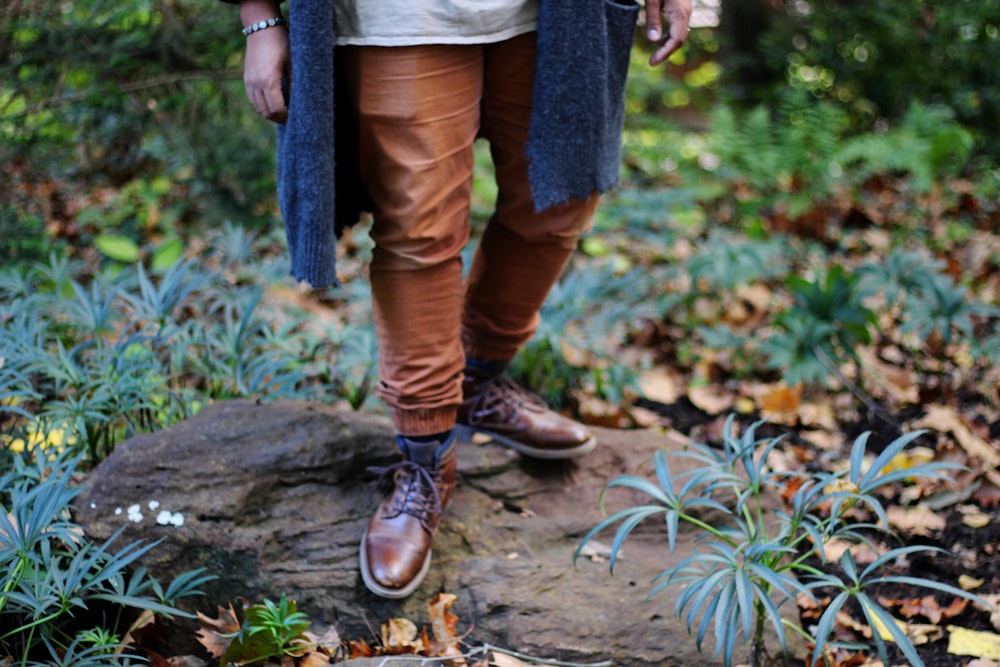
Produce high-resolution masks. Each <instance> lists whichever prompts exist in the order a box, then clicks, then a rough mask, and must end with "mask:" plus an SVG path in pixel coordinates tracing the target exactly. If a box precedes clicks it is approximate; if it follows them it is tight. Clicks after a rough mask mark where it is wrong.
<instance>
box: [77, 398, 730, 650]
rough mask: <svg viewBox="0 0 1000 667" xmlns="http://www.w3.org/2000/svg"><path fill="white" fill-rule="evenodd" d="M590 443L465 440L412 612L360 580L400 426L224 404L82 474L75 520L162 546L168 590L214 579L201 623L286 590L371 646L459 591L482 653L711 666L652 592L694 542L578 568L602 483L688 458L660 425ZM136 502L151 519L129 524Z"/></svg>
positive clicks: (657, 539)
mask: <svg viewBox="0 0 1000 667" xmlns="http://www.w3.org/2000/svg"><path fill="white" fill-rule="evenodd" d="M595 432H596V434H597V436H598V439H599V441H600V446H599V447H598V449H597V450H596V451H595V452H594V453H592V454H590V455H588V456H586V457H583V458H582V459H580V460H578V461H573V462H556V463H551V462H550V463H542V462H537V461H530V460H525V459H522V458H521V457H519V456H518V455H516V454H514V453H512V452H510V451H508V450H506V449H503V448H500V447H498V446H496V445H493V444H491V443H487V444H482V445H475V444H472V443H463V444H461V445H460V449H459V471H460V478H459V485H458V489H457V492H456V494H455V498H454V500H453V503H452V506H451V508H450V509H449V510H448V513H447V514H446V515H445V518H444V520H443V522H442V525H441V528H440V531H439V533H438V536H437V537H436V539H435V545H434V553H435V557H434V564H433V566H432V569H431V572H430V574H429V575H428V577H427V579H426V580H425V582H424V584H423V585H422V586H421V588H420V589H419V590H418V591H417V592H416V593H415V594H414V595H413V596H412V597H410V598H409V599H407V600H403V601H387V600H382V599H380V598H378V597H375V596H373V595H371V594H370V593H369V592H368V591H367V590H366V589H365V588H364V586H363V584H362V583H361V580H360V577H359V575H358V571H357V562H358V558H357V552H358V541H359V538H360V536H361V533H362V531H363V529H364V526H365V524H366V523H367V521H368V518H369V516H370V514H371V512H372V511H373V510H374V508H375V506H376V505H377V503H378V500H379V497H378V496H377V494H376V493H375V492H374V487H375V484H374V478H373V476H372V475H371V474H370V473H368V472H367V467H368V466H371V465H385V464H387V463H390V462H392V461H394V460H395V459H396V453H395V445H394V443H393V439H392V429H391V425H390V424H389V423H388V422H387V421H386V420H385V419H383V418H381V417H378V416H374V415H368V414H363V413H356V412H346V411H342V410H338V409H335V408H330V407H325V406H321V405H317V404H305V403H262V404H257V403H253V402H248V401H231V402H222V403H216V404H214V405H212V406H210V407H208V408H206V409H205V410H204V411H203V412H201V413H200V414H199V415H197V416H196V417H194V418H192V419H189V420H187V421H185V422H183V423H180V424H177V425H175V426H173V427H171V428H169V429H166V430H164V431H160V432H157V433H152V434H146V435H141V436H137V437H135V438H133V439H131V440H129V441H128V442H125V443H123V444H122V445H120V446H119V447H118V448H117V449H116V450H115V452H114V453H113V454H112V455H111V456H110V457H109V458H108V459H107V460H106V461H104V462H103V463H102V464H101V465H100V466H98V467H97V468H96V469H95V470H94V471H93V473H92V474H91V475H90V476H89V477H88V480H87V486H86V488H85V490H84V491H83V493H82V495H81V496H80V497H79V499H78V501H77V507H78V520H79V521H80V522H81V524H82V525H83V526H84V527H85V529H86V531H87V533H88V534H90V535H91V536H93V537H95V538H106V537H108V536H110V535H111V534H112V533H113V532H114V531H115V530H117V529H119V528H121V527H122V526H125V535H124V539H123V541H122V544H124V543H125V542H124V541H125V540H132V539H138V538H144V539H160V538H163V542H162V543H161V544H159V545H158V546H157V547H156V549H155V550H153V551H152V552H151V553H150V555H149V557H148V558H146V560H145V561H144V564H145V565H146V566H147V567H149V569H150V570H151V571H152V572H153V573H154V574H155V575H157V576H158V577H160V578H161V579H163V580H169V579H170V578H171V577H172V576H174V575H176V574H177V573H179V572H183V571H186V570H189V569H192V568H195V567H206V568H208V570H209V572H210V573H212V574H214V575H216V576H217V577H218V579H217V580H216V581H214V582H212V583H211V584H210V585H208V586H207V587H206V591H207V593H208V595H207V598H192V599H191V600H189V601H188V603H187V606H188V608H195V607H194V605H196V608H197V609H198V610H200V611H203V612H206V613H210V612H212V611H213V610H214V609H215V605H216V604H225V603H228V602H229V601H233V600H236V599H237V598H239V597H245V598H247V599H249V600H250V601H252V602H254V601H260V600H261V599H263V598H265V597H267V598H270V599H275V600H276V599H277V598H278V597H279V596H280V595H281V594H287V595H288V596H289V597H291V598H293V599H295V600H296V601H297V602H298V604H299V607H300V609H301V610H302V611H305V612H306V613H307V614H309V615H310V617H311V618H312V619H313V620H314V621H315V622H316V623H318V624H333V625H334V626H335V627H336V628H337V630H338V632H339V633H340V635H341V637H343V638H345V639H358V638H365V639H367V640H368V641H369V642H371V641H372V634H371V630H370V628H371V627H374V628H376V630H377V628H378V626H379V625H380V624H381V623H382V622H383V621H384V620H386V619H387V618H390V617H394V616H404V617H407V618H410V619H411V620H413V621H414V622H415V623H417V624H418V625H420V624H421V623H426V622H427V612H426V605H427V602H428V601H429V600H430V599H431V598H432V597H433V596H434V594H435V593H437V592H440V591H444V592H448V593H453V594H455V595H456V596H457V598H458V600H457V602H456V604H455V606H454V607H453V610H452V611H453V612H454V613H456V614H457V615H458V616H459V619H460V627H466V626H472V628H473V629H472V632H471V634H470V635H469V637H468V639H467V641H469V642H470V643H472V644H482V643H490V644H494V645H498V646H502V647H506V648H510V649H515V650H519V651H522V652H525V653H529V654H532V655H537V656H540V657H545V658H550V659H564V660H573V661H578V662H579V661H582V662H588V661H598V660H606V659H610V660H613V661H614V662H615V664H616V665H652V664H656V665H665V666H671V665H684V666H685V667H698V666H700V665H714V664H716V663H715V662H713V661H712V660H710V659H709V656H702V655H700V654H698V653H697V652H696V650H695V647H694V641H693V639H692V638H690V637H688V635H687V632H686V631H685V629H684V627H683V625H682V624H681V623H680V621H678V620H676V619H675V618H674V617H673V614H672V610H673V605H674V602H675V600H676V593H675V592H674V591H671V590H667V591H664V592H661V593H659V594H657V596H655V597H654V598H652V599H647V598H646V594H647V593H648V591H649V589H650V581H651V580H652V578H653V577H654V576H655V575H656V574H658V573H659V572H661V571H662V570H664V569H666V568H668V567H671V566H672V565H673V564H676V563H677V562H679V560H681V559H682V558H684V557H686V556H688V555H690V553H691V549H692V539H691V537H690V536H682V539H681V540H680V542H679V544H678V546H677V549H676V551H675V552H674V553H673V554H671V553H670V552H669V551H668V549H667V543H666V537H665V532H664V529H663V527H662V525H661V524H659V523H650V524H649V525H645V524H644V525H643V526H640V528H639V529H638V530H637V532H636V534H635V536H634V537H633V538H631V539H630V541H629V542H627V543H626V547H625V549H624V552H623V556H622V559H621V560H620V561H619V564H618V566H617V568H616V571H615V575H614V576H613V577H612V576H609V573H608V565H607V562H605V561H603V560H602V559H600V557H595V558H593V559H592V558H584V559H581V560H580V561H578V563H577V565H576V567H574V565H573V562H572V554H573V551H574V549H575V548H576V547H577V545H578V544H579V541H580V538H581V537H582V536H583V535H584V534H585V533H586V531H587V530H589V529H590V528H591V527H592V526H593V525H594V524H595V523H596V522H597V521H599V520H600V518H601V517H602V514H601V510H600V507H599V504H598V497H599V494H600V492H601V489H602V488H603V487H604V485H605V484H606V483H607V481H608V480H610V479H612V478H613V477H615V476H617V475H619V474H623V473H632V474H645V475H649V476H652V456H653V452H654V451H655V450H656V449H658V448H668V449H669V448H676V447H677V446H679V444H678V443H677V442H676V441H674V440H671V439H670V438H668V437H666V436H663V435H661V434H657V433H655V432H652V431H616V430H609V429H595ZM630 493H631V492H628V491H625V490H615V493H609V495H608V506H609V509H620V508H622V507H624V506H626V503H627V502H629V500H630V497H629V494H630ZM638 500H640V499H639V498H638V497H636V496H631V501H632V502H635V501H638ZM151 502H152V503H153V506H154V507H155V509H153V510H151V509H150V503H151ZM133 505H138V506H139V511H140V512H141V514H142V519H141V520H138V521H136V520H133V519H136V518H138V515H137V514H136V512H135V509H134V508H133V510H132V512H129V507H130V506H133ZM161 513H163V516H162V517H161V521H167V520H168V519H173V520H174V522H175V523H176V522H177V519H178V518H179V516H180V517H183V525H180V526H177V525H173V524H167V525H161V524H160V523H157V516H158V515H159V514H161ZM166 513H169V514H170V516H169V517H168V516H167V514H166ZM130 514H131V516H132V518H129V515H130ZM611 538H612V535H611V534H610V533H608V534H606V535H602V536H601V537H600V538H599V539H600V540H601V541H602V542H603V543H604V544H609V543H610V541H611ZM182 630H184V632H182V633H180V635H181V636H183V637H190V636H191V633H190V632H188V631H187V629H186V628H183V627H182ZM187 648H189V649H190V650H194V645H193V644H191V645H190V646H189V647H187Z"/></svg>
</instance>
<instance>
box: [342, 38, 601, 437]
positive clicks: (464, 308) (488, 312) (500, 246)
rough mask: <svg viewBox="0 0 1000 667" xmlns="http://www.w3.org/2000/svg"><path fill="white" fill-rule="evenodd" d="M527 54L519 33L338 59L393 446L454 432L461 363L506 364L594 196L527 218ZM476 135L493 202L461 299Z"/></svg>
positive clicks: (585, 221) (529, 47) (359, 50)
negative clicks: (364, 205) (347, 98)
mask: <svg viewBox="0 0 1000 667" xmlns="http://www.w3.org/2000/svg"><path fill="white" fill-rule="evenodd" d="M534 44H535V42H534V34H530V35H522V36H520V37H515V38H513V39H510V40H506V41H504V42H500V43H497V44H487V45H461V46H433V45H432V46H413V47H346V48H344V49H342V51H341V58H342V60H341V62H342V63H343V65H344V67H343V72H344V73H345V74H346V76H347V78H348V80H349V85H351V88H352V93H353V97H354V100H355V104H356V110H357V114H358V121H359V131H360V143H361V163H360V173H361V178H362V182H363V183H364V185H365V188H366V189H367V190H368V193H369V194H370V195H371V197H372V199H373V201H374V202H375V211H374V224H373V227H372V232H371V234H372V238H373V240H374V241H375V250H374V254H373V257H372V264H371V283H372V299H373V303H374V308H373V311H374V317H375V328H376V331H377V333H378V338H379V359H380V361H379V370H380V383H379V396H380V397H381V398H382V400H383V401H385V403H386V404H387V405H388V406H389V408H390V410H391V412H392V416H393V421H394V423H395V425H396V429H397V430H398V431H399V432H400V433H402V434H404V435H427V434H431V433H436V432H440V431H444V430H447V429H449V428H451V427H452V426H453V425H454V422H455V411H456V407H457V405H458V403H459V402H460V401H461V398H462V392H461V377H462V369H463V367H464V365H465V356H466V354H467V353H468V354H469V355H470V356H475V357H476V358H479V359H482V360H485V361H499V360H508V359H510V358H511V357H513V355H514V353H515V352H516V350H517V348H518V346H520V345H521V344H522V343H523V342H524V341H526V340H527V339H528V338H530V337H531V334H532V333H533V332H534V329H535V327H536V326H537V322H538V310H539V308H540V307H541V304H542V302H543V301H544V300H545V296H546V295H547V294H548V292H549V290H550V288H551V287H552V285H553V283H554V282H555V280H556V279H557V278H558V277H559V274H560V273H561V272H562V270H563V268H564V267H565V265H566V262H567V261H568V259H569V257H570V255H571V254H572V252H573V249H574V248H575V246H576V239H577V237H578V236H579V234H580V233H581V232H583V231H584V230H585V229H586V228H587V226H588V225H589V223H590V219H591V216H592V214H593V210H594V207H595V206H596V203H597V197H596V196H595V197H592V198H590V199H589V200H584V201H573V202H569V203H567V204H565V205H563V206H560V207H556V208H553V209H549V210H546V211H544V212H542V213H536V212H535V211H534V205H533V203H532V200H531V193H530V188H529V185H528V173H527V158H526V156H525V146H526V144H527V138H528V119H529V115H530V108H531V88H532V85H533V78H534V60H535V48H534ZM480 131H481V132H482V134H483V135H484V136H485V137H486V138H487V139H488V140H489V141H490V145H491V150H492V152H493V158H494V162H495V164H496V170H497V182H498V186H499V196H498V202H497V211H496V214H495V215H494V216H493V218H492V220H491V221H490V223H489V225H488V227H487V230H486V232H485V234H484V237H483V240H482V242H481V244H480V247H479V249H478V251H477V254H476V258H475V260H474V262H473V266H472V271H471V274H470V279H469V285H468V289H467V292H465V291H463V286H462V279H461V272H462V264H461V256H460V253H461V250H462V248H463V247H464V246H465V244H466V242H467V241H468V237H469V225H468V222H469V195H470V192H471V184H472V167H473V149H472V146H473V142H474V140H475V138H476V135H477V133H479V132H480ZM463 294H465V296H464V297H463ZM463 342H464V347H463Z"/></svg>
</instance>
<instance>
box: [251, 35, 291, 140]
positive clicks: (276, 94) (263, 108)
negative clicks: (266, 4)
mask: <svg viewBox="0 0 1000 667" xmlns="http://www.w3.org/2000/svg"><path fill="white" fill-rule="evenodd" d="M268 33H270V34H268ZM288 61H289V57H288V35H287V33H285V31H284V30H281V29H275V28H271V29H268V30H262V31H260V32H257V33H254V34H252V35H250V36H249V37H247V51H246V58H245V60H244V63H243V85H244V87H245V88H246V93H247V98H248V99H249V100H250V104H252V105H253V108H254V109H255V110H256V111H257V113H258V114H259V115H260V116H261V117H263V118H266V119H267V120H270V121H272V122H275V123H284V122H285V121H286V120H287V118H288V108H287V106H286V105H285V96H284V94H283V92H282V89H281V81H282V78H283V77H284V76H286V75H287V74H288Z"/></svg>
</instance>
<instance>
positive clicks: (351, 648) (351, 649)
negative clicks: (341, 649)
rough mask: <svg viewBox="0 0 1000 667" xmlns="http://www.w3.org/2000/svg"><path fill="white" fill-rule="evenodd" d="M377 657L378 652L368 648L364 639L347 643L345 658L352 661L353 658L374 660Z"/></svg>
mask: <svg viewBox="0 0 1000 667" xmlns="http://www.w3.org/2000/svg"><path fill="white" fill-rule="evenodd" d="M377 655H378V651H377V650H376V649H374V648H372V647H371V646H369V645H368V642H366V641H365V640H364V639H359V640H358V641H349V642H347V657H348V658H350V659H352V660H353V659H354V658H374V657H375V656H377Z"/></svg>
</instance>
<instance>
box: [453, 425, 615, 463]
mask: <svg viewBox="0 0 1000 667" xmlns="http://www.w3.org/2000/svg"><path fill="white" fill-rule="evenodd" d="M473 433H482V434H483V435H487V436H489V437H491V438H493V440H495V441H496V442H497V444H499V445H503V446H504V447H509V448H511V449H513V450H515V451H517V452H520V453H521V454H524V455H525V456H530V457H531V458H534V459H546V460H549V461H553V460H558V459H575V458H577V457H578V456H583V455H584V454H586V453H588V452H592V451H593V450H594V448H595V447H597V438H595V437H594V436H590V438H589V439H587V440H585V441H583V442H582V443H580V444H579V445H577V446H575V447H567V448H563V449H542V448H540V447H532V446H531V445H526V444H524V443H523V442H519V441H517V440H514V439H512V438H508V437H507V436H505V435H503V434H502V433H497V432H496V431H491V430H489V429H485V428H475V427H472V426H467V425H465V424H458V425H456V426H455V437H456V438H458V439H461V440H466V441H469V442H471V440H472V434H473Z"/></svg>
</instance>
